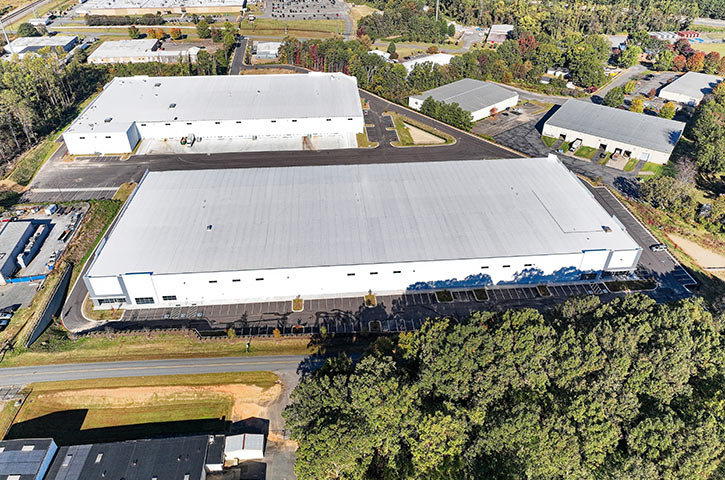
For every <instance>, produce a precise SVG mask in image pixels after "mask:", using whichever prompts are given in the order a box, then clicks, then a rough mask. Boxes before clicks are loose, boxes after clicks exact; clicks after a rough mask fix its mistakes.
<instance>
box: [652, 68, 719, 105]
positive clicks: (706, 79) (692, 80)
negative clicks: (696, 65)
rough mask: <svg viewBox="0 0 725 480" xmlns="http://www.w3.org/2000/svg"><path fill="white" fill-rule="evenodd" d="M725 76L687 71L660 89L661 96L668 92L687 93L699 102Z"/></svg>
mask: <svg viewBox="0 0 725 480" xmlns="http://www.w3.org/2000/svg"><path fill="white" fill-rule="evenodd" d="M722 80H723V77H718V76H717V75H707V74H705V73H699V72H687V73H686V74H684V75H682V76H680V77H679V78H677V79H676V80H675V81H674V82H672V83H670V84H669V85H665V86H664V87H662V89H660V96H663V95H662V94H666V93H675V94H679V95H687V96H688V97H691V98H694V99H696V100H697V101H698V102H699V101H700V100H702V97H704V96H705V95H707V94H709V93H712V89H713V87H714V86H715V85H717V84H718V83H720V82H722Z"/></svg>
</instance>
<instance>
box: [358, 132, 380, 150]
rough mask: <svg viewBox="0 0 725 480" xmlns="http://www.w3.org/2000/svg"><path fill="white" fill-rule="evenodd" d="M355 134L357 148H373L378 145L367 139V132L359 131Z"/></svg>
mask: <svg viewBox="0 0 725 480" xmlns="http://www.w3.org/2000/svg"><path fill="white" fill-rule="evenodd" d="M356 136H357V146H358V148H374V147H377V146H378V142H371V141H370V140H369V139H368V134H367V132H360V133H358V134H357V135H356Z"/></svg>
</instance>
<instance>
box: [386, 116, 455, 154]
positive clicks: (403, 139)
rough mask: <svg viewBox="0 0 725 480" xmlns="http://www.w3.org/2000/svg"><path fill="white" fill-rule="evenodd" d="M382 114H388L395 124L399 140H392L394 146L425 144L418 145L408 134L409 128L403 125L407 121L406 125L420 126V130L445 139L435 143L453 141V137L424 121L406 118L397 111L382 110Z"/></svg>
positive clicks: (450, 142)
mask: <svg viewBox="0 0 725 480" xmlns="http://www.w3.org/2000/svg"><path fill="white" fill-rule="evenodd" d="M383 115H390V117H391V118H392V119H393V125H395V130H396V131H397V132H398V139H399V140H400V141H399V142H393V145H394V146H404V147H409V146H421V147H423V146H425V145H418V144H416V143H415V142H414V141H413V137H412V135H411V134H410V130H408V127H406V126H405V124H406V123H407V124H408V125H412V126H414V127H417V128H420V129H421V130H424V131H426V132H428V133H430V134H431V135H434V136H436V137H439V138H442V139H444V140H445V143H439V144H436V145H450V144H452V143H454V142H455V139H454V138H453V137H452V136H450V135H448V134H447V133H445V132H442V131H440V130H438V129H437V128H432V127H431V126H429V125H426V124H424V123H421V122H418V121H416V120H413V119H412V118H408V117H406V116H404V115H400V114H399V113H397V112H390V111H387V112H383Z"/></svg>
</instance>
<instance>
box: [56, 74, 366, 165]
mask: <svg viewBox="0 0 725 480" xmlns="http://www.w3.org/2000/svg"><path fill="white" fill-rule="evenodd" d="M364 129H365V121H364V119H363V112H362V106H361V103H360V96H359V93H358V90H357V80H356V79H355V77H350V76H347V75H344V74H342V73H309V74H289V75H239V76H233V75H228V76H222V75H219V76H207V77H148V76H136V77H118V78H115V79H113V81H111V82H110V83H109V84H108V85H106V87H105V89H104V90H103V92H102V93H101V94H100V95H99V96H98V98H96V99H95V100H94V101H93V103H91V104H90V105H89V106H88V107H87V108H86V109H85V110H84V111H83V112H82V113H81V115H80V116H79V117H78V118H77V119H76V120H75V121H74V122H73V124H72V125H71V126H70V127H69V128H68V129H67V130H66V131H65V133H64V134H63V139H64V140H65V143H66V145H67V146H68V152H69V153H70V154H71V155H94V154H119V153H130V152H132V151H133V150H134V148H135V147H136V145H137V144H138V142H139V141H140V140H142V139H154V140H160V141H163V140H167V139H168V140H169V141H177V142H178V141H179V140H180V139H181V138H183V137H187V136H190V135H191V134H193V135H194V136H195V138H199V137H202V138H204V139H205V140H207V141H213V140H214V139H219V140H224V139H230V138H231V139H246V140H249V142H254V141H256V140H259V139H274V138H299V139H304V138H310V139H312V138H315V137H340V139H341V141H340V142H339V144H342V145H346V146H349V147H355V146H357V143H356V137H355V135H356V134H357V133H360V132H363V131H364ZM301 143H302V142H300V144H301Z"/></svg>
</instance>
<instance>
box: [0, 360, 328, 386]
mask: <svg viewBox="0 0 725 480" xmlns="http://www.w3.org/2000/svg"><path fill="white" fill-rule="evenodd" d="M310 360H311V359H310V357H309V356H306V355H278V356H246V357H210V358H181V359H170V360H138V361H126V362H101V363H72V364H53V365H40V366H34V367H12V368H0V387H9V386H13V385H27V384H29V383H35V382H55V381H67V380H90V379H96V378H120V377H124V378H125V377H149V376H159V375H191V374H196V373H225V372H255V371H271V372H274V371H294V372H296V371H297V370H298V368H299V367H300V365H301V364H303V362H304V364H305V366H309V365H310V363H309V361H310ZM321 362H322V359H320V360H319V361H318V363H321Z"/></svg>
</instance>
